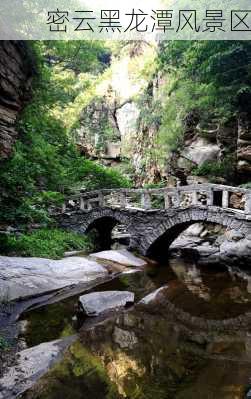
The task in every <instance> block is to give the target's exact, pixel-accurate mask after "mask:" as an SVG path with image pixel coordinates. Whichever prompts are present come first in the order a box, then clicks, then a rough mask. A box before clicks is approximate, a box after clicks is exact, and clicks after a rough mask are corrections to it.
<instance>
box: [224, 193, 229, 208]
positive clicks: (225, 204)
mask: <svg viewBox="0 0 251 399" xmlns="http://www.w3.org/2000/svg"><path fill="white" fill-rule="evenodd" d="M228 202H229V192H228V191H223V192H222V208H228Z"/></svg>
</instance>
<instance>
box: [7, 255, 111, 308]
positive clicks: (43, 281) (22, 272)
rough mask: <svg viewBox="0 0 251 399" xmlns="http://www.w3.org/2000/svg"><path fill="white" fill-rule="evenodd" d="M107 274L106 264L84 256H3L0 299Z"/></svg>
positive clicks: (48, 289) (37, 292) (27, 294)
mask: <svg viewBox="0 0 251 399" xmlns="http://www.w3.org/2000/svg"><path fill="white" fill-rule="evenodd" d="M107 276H108V271H107V270H106V268H105V267H104V266H101V265H100V264H98V263H97V262H95V261H93V260H89V259H86V258H84V257H71V258H65V259H62V260H50V259H43V258H19V257H7V256H0V300H2V301H11V300H14V299H19V298H25V297H30V296H35V295H41V294H44V293H47V292H50V291H54V290H57V289H60V288H64V287H67V286H71V285H77V284H80V283H89V282H92V281H93V282H94V281H95V280H97V279H100V278H105V277H107Z"/></svg>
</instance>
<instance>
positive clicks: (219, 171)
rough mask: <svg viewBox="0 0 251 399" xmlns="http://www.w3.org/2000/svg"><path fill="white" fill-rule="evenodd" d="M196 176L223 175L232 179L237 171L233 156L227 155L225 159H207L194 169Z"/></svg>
mask: <svg viewBox="0 0 251 399" xmlns="http://www.w3.org/2000/svg"><path fill="white" fill-rule="evenodd" d="M192 173H193V175H195V176H209V177H223V178H226V179H232V178H233V176H234V173H235V163H234V161H233V158H232V156H229V157H226V158H225V159H224V160H223V161H219V162H216V161H205V162H203V164H202V165H201V166H197V167H196V168H194V169H193V171H192Z"/></svg>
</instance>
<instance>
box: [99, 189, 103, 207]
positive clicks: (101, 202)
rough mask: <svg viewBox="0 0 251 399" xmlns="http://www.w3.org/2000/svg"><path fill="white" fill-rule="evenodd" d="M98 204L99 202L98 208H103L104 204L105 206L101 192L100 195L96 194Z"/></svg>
mask: <svg viewBox="0 0 251 399" xmlns="http://www.w3.org/2000/svg"><path fill="white" fill-rule="evenodd" d="M98 202H99V206H100V207H103V206H104V204H105V200H104V195H103V193H102V192H100V193H99V194H98Z"/></svg>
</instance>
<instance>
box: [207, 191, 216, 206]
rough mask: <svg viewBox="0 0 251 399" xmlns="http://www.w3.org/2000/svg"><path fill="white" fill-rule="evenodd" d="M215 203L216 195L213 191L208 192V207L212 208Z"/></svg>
mask: <svg viewBox="0 0 251 399" xmlns="http://www.w3.org/2000/svg"><path fill="white" fill-rule="evenodd" d="M213 203H214V193H213V190H210V191H208V192H207V206H212V205H213Z"/></svg>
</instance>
